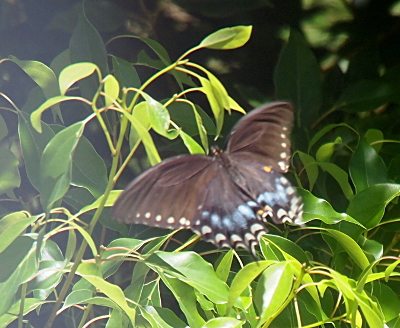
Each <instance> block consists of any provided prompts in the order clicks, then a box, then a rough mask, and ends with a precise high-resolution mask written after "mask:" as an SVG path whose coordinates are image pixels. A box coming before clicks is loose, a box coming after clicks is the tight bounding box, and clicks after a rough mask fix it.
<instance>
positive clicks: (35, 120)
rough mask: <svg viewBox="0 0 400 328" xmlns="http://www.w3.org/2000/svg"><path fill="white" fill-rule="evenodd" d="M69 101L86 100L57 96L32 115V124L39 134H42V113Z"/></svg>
mask: <svg viewBox="0 0 400 328" xmlns="http://www.w3.org/2000/svg"><path fill="white" fill-rule="evenodd" d="M67 100H79V101H84V102H85V99H83V98H81V97H69V96H57V97H54V98H51V99H48V100H46V101H45V102H44V103H43V104H42V105H40V107H39V108H38V109H36V110H35V111H34V112H33V113H32V114H31V124H32V127H33V128H34V129H35V130H36V131H37V132H39V133H42V121H41V118H42V113H43V112H44V111H45V110H46V109H48V108H50V107H51V106H54V105H55V104H58V103H61V102H64V101H67Z"/></svg>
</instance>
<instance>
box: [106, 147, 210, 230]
mask: <svg viewBox="0 0 400 328" xmlns="http://www.w3.org/2000/svg"><path fill="white" fill-rule="evenodd" d="M215 166H217V164H216V163H215V162H214V159H213V158H212V157H208V156H203V155H182V156H177V157H173V158H170V159H168V160H165V161H163V162H161V163H159V164H158V165H156V166H153V167H152V168H150V169H149V170H147V171H146V172H144V173H143V174H141V175H140V176H139V177H137V178H136V179H135V180H133V181H132V182H131V183H130V184H129V185H128V187H127V188H126V189H125V191H124V192H123V193H122V194H121V196H120V197H119V198H118V199H117V201H116V202H115V205H114V208H113V212H112V216H113V218H114V219H116V220H117V221H119V222H124V223H142V224H147V225H150V226H158V227H163V228H170V229H178V228H182V227H184V228H189V227H190V226H191V221H192V220H193V217H194V215H195V210H196V206H197V203H198V200H199V199H201V198H202V197H203V193H204V189H205V188H206V187H207V186H208V185H209V183H210V181H211V180H212V179H213V178H214V176H215V175H216V174H217V171H216V170H215V168H213V167H215Z"/></svg>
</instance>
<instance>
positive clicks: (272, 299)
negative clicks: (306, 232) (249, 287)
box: [254, 262, 294, 327]
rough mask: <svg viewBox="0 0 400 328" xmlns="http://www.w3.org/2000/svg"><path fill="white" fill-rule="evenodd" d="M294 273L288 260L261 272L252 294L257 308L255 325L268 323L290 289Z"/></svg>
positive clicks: (287, 295)
mask: <svg viewBox="0 0 400 328" xmlns="http://www.w3.org/2000/svg"><path fill="white" fill-rule="evenodd" d="M293 279H294V275H293V272H292V270H291V266H290V265H289V264H288V262H281V263H276V264H273V265H271V266H269V267H268V268H267V269H265V271H264V272H263V273H262V275H261V277H260V279H259V281H258V283H257V288H256V291H255V294H254V303H255V305H256V307H257V308H258V310H259V313H260V319H259V322H258V325H257V327H261V326H262V325H263V324H267V325H268V324H269V323H271V322H272V320H273V319H274V318H275V317H276V314H277V312H278V311H279V310H280V308H281V306H282V305H283V304H284V302H285V301H286V299H287V298H288V297H289V295H290V293H291V291H292V285H293V281H294V280H293Z"/></svg>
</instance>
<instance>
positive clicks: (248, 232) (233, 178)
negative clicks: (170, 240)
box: [112, 102, 303, 257]
mask: <svg viewBox="0 0 400 328" xmlns="http://www.w3.org/2000/svg"><path fill="white" fill-rule="evenodd" d="M293 111H294V108H293V106H292V105H291V104H290V103H287V102H274V103H270V104H267V105H263V106H261V107H259V108H257V109H255V110H253V111H251V112H250V113H249V114H247V115H245V116H244V117H242V118H241V119H240V120H239V121H238V123H237V124H236V125H235V126H234V127H233V129H232V131H231V132H230V134H229V137H228V139H227V145H226V150H225V151H223V150H221V149H219V148H217V147H213V148H212V149H211V150H212V152H211V153H212V156H206V155H199V154H198V155H181V156H176V157H172V158H169V159H167V160H164V161H162V162H161V163H159V164H157V165H155V166H153V167H152V168H150V169H148V170H147V171H145V172H144V173H143V174H141V175H139V176H138V177H137V178H136V179H135V180H133V181H132V182H131V183H130V184H129V185H128V187H127V188H126V189H125V190H124V191H123V192H122V194H121V195H120V197H119V198H118V199H117V201H116V202H115V205H114V208H113V212H112V216H113V218H114V219H116V220H117V221H119V222H124V223H129V224H131V223H140V224H145V225H149V226H155V227H161V228H167V229H181V228H186V229H189V228H190V229H192V230H193V231H194V232H196V233H197V234H199V235H201V236H202V238H203V239H204V240H206V241H210V242H212V243H214V244H215V245H216V246H217V247H219V248H221V247H231V248H235V249H237V248H239V247H242V248H245V249H247V250H248V251H249V252H250V253H251V254H252V255H253V256H254V257H256V255H255V254H256V253H255V248H254V247H255V246H256V245H258V241H259V238H260V237H261V236H262V235H263V234H266V233H267V231H268V229H267V228H266V223H267V222H268V220H270V221H272V222H273V223H276V224H281V223H284V222H289V223H291V224H300V223H301V218H302V212H303V203H302V200H301V198H300V196H298V195H297V192H296V189H295V188H294V187H293V186H292V185H291V183H290V182H289V180H288V179H287V178H285V177H284V176H283V173H286V172H287V171H288V168H289V161H290V156H291V150H290V148H291V143H290V133H291V129H292V125H293Z"/></svg>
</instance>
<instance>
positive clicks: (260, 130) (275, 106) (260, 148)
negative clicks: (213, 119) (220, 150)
mask: <svg viewBox="0 0 400 328" xmlns="http://www.w3.org/2000/svg"><path fill="white" fill-rule="evenodd" d="M292 124H293V106H292V105H291V104H290V103H287V102H274V103H270V104H268V105H264V106H261V107H258V108H256V109H254V110H252V111H251V112H250V113H249V114H247V115H246V116H244V117H243V118H242V119H241V120H240V121H239V122H238V123H237V124H236V125H235V126H234V127H233V129H232V131H231V133H230V135H229V139H228V145H227V152H228V153H238V152H247V153H251V154H253V155H258V156H260V159H259V161H262V162H263V163H265V165H269V166H271V167H272V168H273V169H274V170H275V171H277V172H281V173H286V172H287V170H288V168H289V160H290V155H291V151H290V146H291V144H290V139H289V138H290V132H291V130H292Z"/></svg>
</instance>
